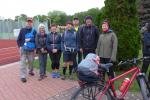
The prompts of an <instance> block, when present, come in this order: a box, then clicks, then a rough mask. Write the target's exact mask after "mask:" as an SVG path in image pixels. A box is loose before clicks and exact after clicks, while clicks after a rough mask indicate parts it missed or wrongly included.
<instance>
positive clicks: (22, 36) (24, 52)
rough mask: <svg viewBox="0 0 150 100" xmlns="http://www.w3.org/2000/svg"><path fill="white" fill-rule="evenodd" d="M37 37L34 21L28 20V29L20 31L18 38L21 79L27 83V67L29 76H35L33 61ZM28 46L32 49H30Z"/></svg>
mask: <svg viewBox="0 0 150 100" xmlns="http://www.w3.org/2000/svg"><path fill="white" fill-rule="evenodd" d="M35 36H36V30H35V29H34V28H33V20H32V18H27V21H26V27H24V28H22V29H21V30H20V33H19V35H18V38H17V45H18V47H19V48H20V79H21V81H22V82H26V81H27V80H26V77H27V75H26V72H27V68H26V66H27V65H28V67H29V75H31V76H34V73H33V61H34V51H35ZM28 45H29V46H30V47H28ZM26 61H27V63H28V64H27V63H26Z"/></svg>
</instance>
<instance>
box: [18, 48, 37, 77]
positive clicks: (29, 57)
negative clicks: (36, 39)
mask: <svg viewBox="0 0 150 100" xmlns="http://www.w3.org/2000/svg"><path fill="white" fill-rule="evenodd" d="M33 61H34V52H28V51H24V50H23V48H21V49H20V78H26V74H27V66H28V68H29V73H32V72H33Z"/></svg>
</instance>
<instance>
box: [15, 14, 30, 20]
mask: <svg viewBox="0 0 150 100" xmlns="http://www.w3.org/2000/svg"><path fill="white" fill-rule="evenodd" d="M27 17H28V16H27V15H26V14H20V15H19V16H15V21H18V20H22V21H26V19H27Z"/></svg>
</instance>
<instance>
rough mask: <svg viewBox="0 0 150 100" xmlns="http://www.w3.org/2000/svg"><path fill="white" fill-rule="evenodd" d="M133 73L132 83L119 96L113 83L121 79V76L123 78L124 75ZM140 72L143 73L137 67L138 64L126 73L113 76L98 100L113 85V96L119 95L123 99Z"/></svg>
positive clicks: (99, 99)
mask: <svg viewBox="0 0 150 100" xmlns="http://www.w3.org/2000/svg"><path fill="white" fill-rule="evenodd" d="M131 73H133V75H132V76H131V78H130V83H129V85H128V86H127V87H126V89H125V90H124V91H123V92H122V93H121V94H120V95H119V96H118V95H117V93H116V90H115V88H114V84H113V83H114V82H115V81H116V80H119V79H121V78H123V77H125V76H127V75H129V74H131ZM139 73H141V71H140V69H139V68H138V67H136V66H133V68H131V69H130V70H128V71H126V72H125V73H123V74H121V75H118V76H116V77H115V78H113V79H108V81H107V83H106V85H105V86H104V90H103V91H102V93H101V94H100V96H99V98H98V100H101V98H102V96H103V95H104V94H105V93H106V91H107V90H108V89H109V87H111V90H112V92H113V96H114V97H117V98H118V99H123V98H124V96H125V95H126V93H127V91H128V89H129V87H130V86H131V84H132V82H133V80H134V79H135V78H136V77H137V75H138V74H139Z"/></svg>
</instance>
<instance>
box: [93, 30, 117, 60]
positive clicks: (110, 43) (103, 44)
mask: <svg viewBox="0 0 150 100" xmlns="http://www.w3.org/2000/svg"><path fill="white" fill-rule="evenodd" d="M117 46H118V40H117V36H116V34H115V33H114V32H113V31H109V32H108V33H102V34H101V35H100V37H99V40H98V43H97V50H96V53H97V54H98V55H99V56H100V57H102V58H110V60H111V61H116V55H117Z"/></svg>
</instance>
